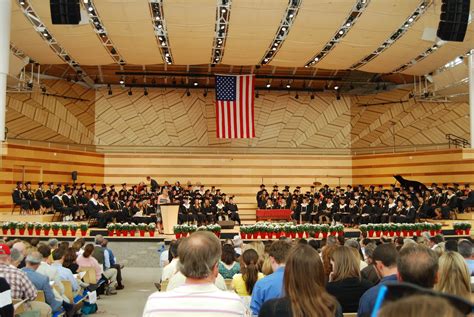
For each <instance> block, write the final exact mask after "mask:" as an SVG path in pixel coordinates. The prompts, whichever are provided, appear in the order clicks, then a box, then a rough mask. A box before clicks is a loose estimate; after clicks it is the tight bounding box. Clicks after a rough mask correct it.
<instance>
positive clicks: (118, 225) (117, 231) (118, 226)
mask: <svg viewBox="0 0 474 317" xmlns="http://www.w3.org/2000/svg"><path fill="white" fill-rule="evenodd" d="M115 235H116V236H117V237H120V236H121V235H122V224H121V223H118V222H117V223H115Z"/></svg>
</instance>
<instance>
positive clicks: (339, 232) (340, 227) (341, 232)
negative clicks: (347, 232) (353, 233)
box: [336, 225, 344, 237]
mask: <svg viewBox="0 0 474 317" xmlns="http://www.w3.org/2000/svg"><path fill="white" fill-rule="evenodd" d="M336 232H337V235H338V236H339V237H343V236H344V226H343V225H336Z"/></svg>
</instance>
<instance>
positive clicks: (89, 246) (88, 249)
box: [82, 243, 94, 258]
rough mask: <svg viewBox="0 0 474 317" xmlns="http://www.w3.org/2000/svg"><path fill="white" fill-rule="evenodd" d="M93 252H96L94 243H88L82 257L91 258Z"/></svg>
mask: <svg viewBox="0 0 474 317" xmlns="http://www.w3.org/2000/svg"><path fill="white" fill-rule="evenodd" d="M92 252H94V245H93V244H92V243H88V244H86V246H85V247H84V252H83V253H82V256H83V257H85V258H88V257H90V256H91V254H92Z"/></svg>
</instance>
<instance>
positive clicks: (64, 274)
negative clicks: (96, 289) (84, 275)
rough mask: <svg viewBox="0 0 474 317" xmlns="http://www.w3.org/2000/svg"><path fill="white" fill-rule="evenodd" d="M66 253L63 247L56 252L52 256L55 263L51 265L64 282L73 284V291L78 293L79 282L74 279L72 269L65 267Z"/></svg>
mask: <svg viewBox="0 0 474 317" xmlns="http://www.w3.org/2000/svg"><path fill="white" fill-rule="evenodd" d="M65 253H66V250H65V249H63V248H61V247H60V248H58V249H56V250H54V251H53V254H52V257H53V263H51V266H52V267H53V268H55V269H56V270H57V271H58V274H59V277H60V278H61V280H62V281H69V282H71V286H72V291H73V292H74V293H77V292H78V291H79V284H78V283H77V280H76V279H75V278H74V276H73V274H72V271H71V270H70V269H68V268H65V267H63V263H64V255H65Z"/></svg>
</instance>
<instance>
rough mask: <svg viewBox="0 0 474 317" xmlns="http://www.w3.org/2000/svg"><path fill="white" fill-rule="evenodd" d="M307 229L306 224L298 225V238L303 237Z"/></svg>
mask: <svg viewBox="0 0 474 317" xmlns="http://www.w3.org/2000/svg"><path fill="white" fill-rule="evenodd" d="M305 231H306V229H305V225H297V226H296V232H297V234H298V238H300V239H303V236H304V233H305Z"/></svg>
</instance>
